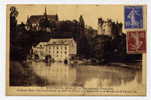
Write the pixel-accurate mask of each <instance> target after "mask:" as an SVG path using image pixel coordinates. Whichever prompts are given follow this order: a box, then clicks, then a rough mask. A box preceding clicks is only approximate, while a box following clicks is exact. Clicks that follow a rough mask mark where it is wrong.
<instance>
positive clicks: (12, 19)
mask: <svg viewBox="0 0 151 100" xmlns="http://www.w3.org/2000/svg"><path fill="white" fill-rule="evenodd" d="M17 16H18V11H17V9H16V7H14V6H12V7H11V8H10V41H11V43H12V42H13V39H14V38H15V36H16V26H17V20H16V17H17Z"/></svg>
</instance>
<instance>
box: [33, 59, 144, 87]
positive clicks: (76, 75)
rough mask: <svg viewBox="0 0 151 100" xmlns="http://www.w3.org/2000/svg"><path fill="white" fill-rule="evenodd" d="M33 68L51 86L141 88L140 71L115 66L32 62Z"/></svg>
mask: <svg viewBox="0 0 151 100" xmlns="http://www.w3.org/2000/svg"><path fill="white" fill-rule="evenodd" d="M31 66H32V67H33V69H34V71H35V72H36V73H37V74H38V75H39V76H40V77H43V78H45V79H47V80H48V82H49V85H50V86H79V87H86V88H97V87H100V88H102V87H123V86H124V87H131V86H140V85H141V84H142V83H141V82H142V78H141V76H142V74H141V71H140V70H133V69H128V68H120V67H114V66H93V65H79V66H78V65H77V66H71V65H68V64H64V63H59V62H56V63H51V64H46V63H44V62H32V63H31Z"/></svg>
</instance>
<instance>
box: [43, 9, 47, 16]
mask: <svg viewBox="0 0 151 100" xmlns="http://www.w3.org/2000/svg"><path fill="white" fill-rule="evenodd" d="M44 15H47V8H46V7H45V13H44Z"/></svg>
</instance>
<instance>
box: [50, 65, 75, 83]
mask: <svg viewBox="0 0 151 100" xmlns="http://www.w3.org/2000/svg"><path fill="white" fill-rule="evenodd" d="M49 77H50V81H52V82H54V83H56V84H61V85H63V84H66V85H67V84H68V85H72V84H73V83H74V82H75V80H76V69H74V68H71V67H67V66H64V65H63V64H59V65H58V64H56V66H53V67H51V68H50V74H49Z"/></svg>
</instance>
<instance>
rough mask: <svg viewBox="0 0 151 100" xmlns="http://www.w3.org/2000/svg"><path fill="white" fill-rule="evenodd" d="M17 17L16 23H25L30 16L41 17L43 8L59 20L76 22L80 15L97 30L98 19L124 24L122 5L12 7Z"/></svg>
mask: <svg viewBox="0 0 151 100" xmlns="http://www.w3.org/2000/svg"><path fill="white" fill-rule="evenodd" d="M11 6H12V5H11ZM14 6H16V8H17V10H18V12H19V15H18V16H17V20H18V23H21V22H24V23H26V20H27V17H28V16H31V15H43V13H44V11H45V7H46V9H47V14H48V15H54V14H58V16H59V20H74V19H76V20H78V19H79V16H80V15H82V16H83V18H84V21H85V24H86V25H89V26H92V27H93V28H95V29H97V22H98V18H99V17H102V18H103V19H105V20H106V19H107V18H111V19H112V20H113V21H118V22H122V23H123V22H124V15H123V14H124V11H123V10H124V9H123V5H29V4H28V5H14Z"/></svg>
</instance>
